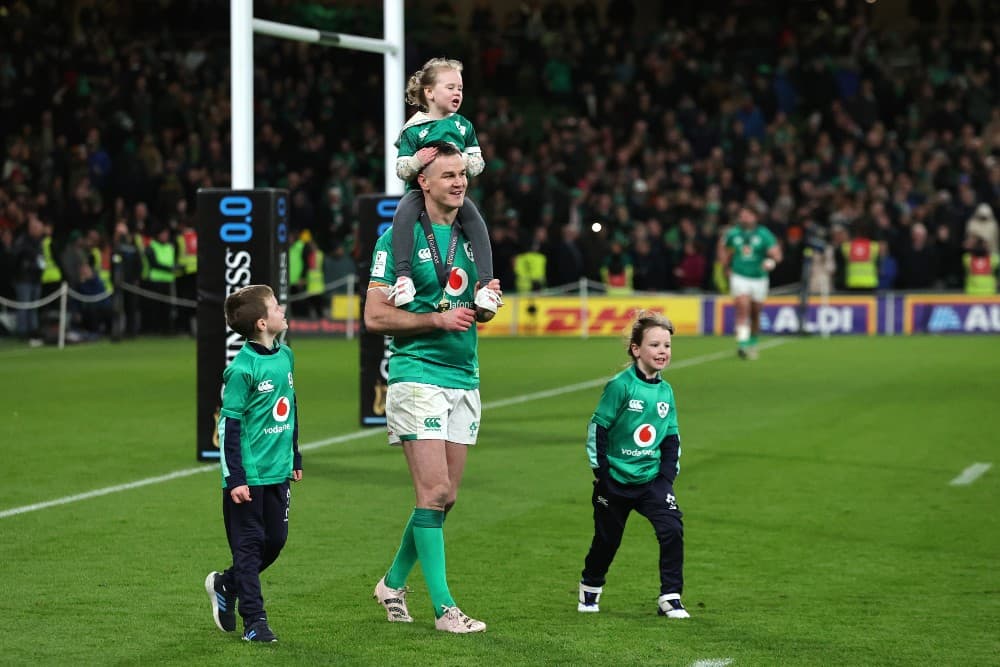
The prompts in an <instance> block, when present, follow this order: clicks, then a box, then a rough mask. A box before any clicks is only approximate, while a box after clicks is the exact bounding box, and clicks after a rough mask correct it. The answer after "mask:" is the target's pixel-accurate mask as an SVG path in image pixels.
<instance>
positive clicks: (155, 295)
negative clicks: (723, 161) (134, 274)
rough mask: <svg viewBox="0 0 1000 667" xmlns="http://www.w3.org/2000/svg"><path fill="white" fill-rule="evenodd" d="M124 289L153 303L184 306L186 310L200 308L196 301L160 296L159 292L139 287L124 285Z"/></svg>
mask: <svg viewBox="0 0 1000 667" xmlns="http://www.w3.org/2000/svg"><path fill="white" fill-rule="evenodd" d="M122 289H123V290H125V291H126V292H131V293H132V294H138V295H139V296H142V297H145V298H147V299H152V300H153V301H160V302H163V303H169V304H170V305H171V306H183V307H184V308H197V307H198V302H197V301H194V300H193V299H182V298H180V297H177V296H167V295H165V294H160V293H159V292H152V291H150V290H148V289H143V288H142V287H139V286H138V285H131V284H129V283H122Z"/></svg>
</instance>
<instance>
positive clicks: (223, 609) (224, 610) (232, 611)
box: [205, 572, 236, 632]
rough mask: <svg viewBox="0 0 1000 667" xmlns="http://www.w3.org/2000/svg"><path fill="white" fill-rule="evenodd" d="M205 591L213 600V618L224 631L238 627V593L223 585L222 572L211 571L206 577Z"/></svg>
mask: <svg viewBox="0 0 1000 667" xmlns="http://www.w3.org/2000/svg"><path fill="white" fill-rule="evenodd" d="M205 592H206V593H208V599H209V600H211V601H212V618H214V619H215V624H216V625H217V626H218V627H219V629H220V630H222V631H223V632H232V631H233V630H235V629H236V593H233V592H232V591H229V590H226V587H225V586H223V585H222V573H221V572H209V573H208V576H207V577H205Z"/></svg>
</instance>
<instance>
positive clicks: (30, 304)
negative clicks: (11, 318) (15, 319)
mask: <svg viewBox="0 0 1000 667" xmlns="http://www.w3.org/2000/svg"><path fill="white" fill-rule="evenodd" d="M63 289H66V283H63V284H62V285H61V286H60V287H59V289H57V290H56V291H55V292H53V293H52V294H49V295H48V296H45V297H42V298H41V299H38V300H36V301H11V300H10V299H5V298H3V297H2V296H0V306H6V307H7V308H14V309H15V310H31V309H32V308H41V307H42V306H47V305H49V304H50V303H52V302H53V301H55V300H56V299H58V298H59V297H60V296H62V292H63Z"/></svg>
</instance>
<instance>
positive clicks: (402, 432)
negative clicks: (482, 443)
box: [385, 382, 483, 445]
mask: <svg viewBox="0 0 1000 667" xmlns="http://www.w3.org/2000/svg"><path fill="white" fill-rule="evenodd" d="M482 412H483V406H482V403H481V402H480V400H479V390H478V389H450V388H448V387H438V386H436V385H432V384H423V383H421V382H396V383H394V384H390V385H389V390H388V392H387V393H386V397H385V415H386V428H387V430H388V433H389V444H390V445H399V444H401V443H402V442H404V441H408V440H446V441H448V442H454V443H457V444H460V445H474V444H476V439H477V437H478V436H479V419H480V415H482Z"/></svg>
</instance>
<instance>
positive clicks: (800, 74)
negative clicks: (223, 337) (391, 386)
mask: <svg viewBox="0 0 1000 667" xmlns="http://www.w3.org/2000/svg"><path fill="white" fill-rule="evenodd" d="M339 4H340V3H337V5H338V6H339ZM411 4H412V5H415V6H413V7H411ZM639 4H640V3H636V2H634V1H633V0H609V1H608V2H601V3H595V2H593V1H592V0H544V1H543V0H533V1H529V2H525V3H520V4H512V5H511V7H513V9H511V10H510V11H507V10H506V9H501V8H502V7H503V6H504V5H503V4H502V3H501V4H499V5H497V4H495V3H491V2H489V0H478V1H477V2H476V3H475V7H474V8H473V9H472V10H471V12H470V13H469V14H468V22H467V25H460V24H459V23H458V20H457V18H456V16H457V15H456V13H455V9H454V7H453V6H451V5H450V4H448V3H447V2H440V3H437V4H430V3H407V35H408V37H407V40H408V41H407V53H406V66H407V70H408V71H413V70H415V69H417V68H419V66H420V64H421V63H423V62H424V60H426V59H427V58H428V57H431V56H437V55H447V56H448V57H452V58H458V59H461V60H462V61H464V63H465V72H464V75H465V76H464V78H465V86H466V101H465V104H464V106H463V108H462V113H463V115H465V116H467V117H469V118H470V119H471V120H472V121H473V122H474V124H475V126H476V130H477V133H478V135H479V140H480V143H481V144H482V146H483V151H484V157H485V159H486V170H485V171H484V173H483V174H482V175H481V176H480V177H478V178H477V179H475V180H474V181H473V183H471V185H470V194H471V196H472V197H473V199H474V200H475V201H476V202H477V203H478V204H479V206H480V208H481V210H482V211H483V213H484V215H485V217H486V220H487V222H488V224H489V226H490V229H491V235H492V240H493V246H494V265H495V267H496V273H497V276H498V277H499V278H500V279H501V283H502V284H503V285H504V286H505V288H506V289H508V290H512V289H517V290H529V289H532V288H538V287H541V286H550V287H551V286H559V285H565V284H569V283H573V282H575V281H578V280H579V279H580V278H581V277H587V278H590V279H592V280H595V281H601V282H603V283H605V284H606V285H608V287H609V288H610V289H612V290H619V291H629V290H657V291H663V290H717V289H718V288H719V284H720V281H722V280H724V276H723V275H722V272H721V271H720V270H719V267H718V266H717V264H716V256H715V245H716V241H717V239H718V237H719V234H720V231H721V230H723V229H724V228H725V227H726V226H727V225H728V224H730V223H731V221H732V220H733V219H734V215H735V211H736V209H737V207H738V206H740V205H741V204H744V203H746V204H749V205H750V206H752V207H753V208H755V209H756V210H757V211H758V212H759V214H760V217H761V220H762V223H763V224H765V225H766V226H767V227H768V228H770V229H771V230H772V232H774V234H775V235H776V236H777V237H778V239H779V241H780V243H781V244H782V246H783V250H784V256H785V258H786V259H785V261H784V262H783V263H782V264H780V265H779V266H778V268H777V269H776V270H775V272H774V273H773V274H772V284H777V285H781V284H790V283H794V282H796V281H799V280H801V279H802V263H803V257H804V256H806V255H807V254H808V249H813V250H814V251H816V252H823V250H822V249H824V248H825V249H827V250H826V251H825V252H826V255H825V256H827V257H828V259H829V260H830V262H829V269H830V270H831V271H833V272H834V274H835V278H834V280H835V286H836V287H837V288H840V289H851V288H860V289H870V288H872V287H873V286H872V285H850V284H846V283H845V271H844V266H845V264H846V263H847V262H848V261H850V257H848V256H847V254H846V252H845V249H846V248H848V247H850V244H849V243H848V242H849V241H850V240H852V239H854V240H857V239H862V240H864V239H868V240H871V241H872V242H873V243H874V246H873V247H876V248H877V251H876V252H875V253H874V256H873V257H872V258H871V261H873V262H877V264H876V268H877V275H878V280H877V287H878V288H880V289H963V288H964V287H965V286H966V261H964V260H966V259H967V258H965V257H964V256H965V255H966V254H969V255H970V256H976V257H987V258H989V259H990V262H992V263H991V264H990V267H991V271H992V272H993V274H994V275H995V271H996V260H995V259H994V258H995V257H996V253H997V251H998V236H1000V234H998V225H997V219H996V213H995V212H996V211H997V210H998V206H1000V100H998V96H1000V50H998V48H997V47H998V37H1000V16H998V13H1000V10H998V9H997V6H996V4H995V3H991V2H988V1H987V2H973V1H971V0H954V1H953V2H950V3H946V9H947V13H946V14H943V15H941V14H939V13H938V12H939V11H940V10H939V8H938V3H937V2H933V1H921V0H911V1H910V2H909V5H908V6H909V15H908V16H906V17H905V19H906V20H905V21H896V22H893V23H891V24H890V25H888V26H881V27H876V25H875V23H874V22H873V20H872V19H873V15H872V11H873V10H872V7H871V5H870V4H868V3H864V2H856V1H854V0H824V1H817V2H804V3H794V2H778V3H773V2H771V3H766V2H756V1H754V0H745V1H743V2H732V3H725V2H721V1H717V0H703V1H701V2H694V1H690V0H678V1H677V2H663V3H659V9H658V10H656V13H657V16H656V17H655V20H640V17H639V15H638V14H639V12H638V10H637V6H638V5H639ZM72 6H73V11H64V9H63V7H62V5H61V4H60V3H59V2H57V0H39V1H38V2H33V3H26V2H23V1H21V0H16V1H14V2H10V3H5V4H4V6H3V10H4V11H3V12H2V14H0V22H2V24H3V33H4V34H5V35H7V36H9V38H5V39H4V40H2V41H0V137H2V150H3V154H2V171H0V251H2V252H0V296H3V297H6V298H9V299H12V298H16V299H18V300H22V301H24V300H31V299H33V298H38V296H39V295H42V294H44V293H46V292H47V291H51V290H52V289H54V288H55V286H56V285H58V284H59V282H61V281H62V280H66V281H67V282H68V283H69V284H70V286H71V287H74V289H77V290H79V291H83V292H89V293H100V292H101V290H100V289H99V287H100V284H101V283H103V284H105V285H107V283H108V282H109V281H110V268H111V267H110V261H111V260H110V258H111V257H112V256H114V255H115V254H117V255H119V256H121V257H123V258H124V259H123V267H124V269H123V275H122V279H123V280H124V281H126V282H129V283H134V284H136V285H139V284H143V285H144V286H145V287H146V288H147V289H150V290H152V291H156V292H160V293H161V294H165V295H166V294H175V295H180V296H183V295H185V294H186V295H188V296H193V274H194V273H195V272H196V270H197V267H196V264H195V263H194V261H193V260H192V255H191V250H192V248H194V247H196V245H191V244H192V242H195V236H196V231H195V224H194V219H193V212H194V207H195V195H196V192H197V190H198V188H202V187H228V186H229V183H230V172H229V159H230V150H229V145H228V137H229V129H228V122H229V115H230V114H229V106H230V99H229V78H230V77H229V70H228V62H229V52H228V45H229V34H228V11H227V9H228V2H223V1H222V0H184V1H181V0H178V1H176V2H170V3H151V2H150V3H115V2H109V1H101V0H92V1H89V2H77V3H74V4H73V5H72ZM366 7H367V6H366ZM644 9H645V10H646V11H650V10H649V8H644ZM255 14H256V16H258V17H261V18H268V19H272V20H277V21H282V22H288V23H296V24H299V25H309V26H314V27H317V28H321V29H326V30H335V31H341V32H347V33H353V34H366V35H379V34H380V31H381V7H380V4H379V3H374V4H373V6H372V8H370V9H369V8H359V7H358V6H357V5H351V6H348V7H346V8H339V7H337V6H326V5H325V4H323V3H314V4H308V3H294V2H287V1H278V0H274V1H271V2H266V1H263V0H258V2H257V3H255ZM192 15H197V16H198V17H199V20H198V21H197V22H196V23H192V22H191V20H190V19H189V17H190V16H192ZM646 18H647V19H648V17H646ZM255 48H256V53H255V76H254V91H255V105H254V106H255V108H254V119H255V136H256V146H255V152H254V155H255V163H254V172H255V184H256V186H257V187H282V188H287V189H288V190H289V191H290V195H291V202H292V210H291V220H292V224H293V225H294V226H295V228H296V229H297V230H300V231H306V230H307V233H305V234H304V235H303V236H302V238H300V243H299V244H298V245H296V246H295V248H296V251H297V252H303V250H302V249H303V248H304V249H305V250H304V253H305V256H304V258H303V261H302V262H301V264H299V269H298V275H296V276H293V281H294V282H295V283H296V285H297V286H298V289H300V290H302V291H307V290H311V289H314V288H318V289H319V290H320V291H322V289H323V287H322V286H323V283H324V282H329V281H330V279H331V278H335V277H338V276H340V275H343V274H344V273H345V272H349V271H351V270H352V263H351V257H352V256H353V257H355V258H356V257H357V251H358V249H357V248H356V247H355V244H354V239H355V237H356V228H357V220H356V215H355V202H356V200H357V197H358V196H359V195H362V194H366V193H374V192H380V191H382V190H383V188H384V183H383V182H382V178H383V155H382V146H383V141H382V134H381V132H382V108H381V105H382V102H381V99H382V92H381V89H382V81H381V75H382V65H381V58H380V57H378V56H374V55H365V56H359V55H358V54H357V53H356V52H351V51H346V50H339V49H324V48H321V47H317V46H310V45H305V44H300V43H293V42H288V41H281V40H272V39H269V38H257V39H256V40H255ZM195 244H196V242H195ZM186 254H187V257H186V258H185V255H186ZM814 264H815V266H816V267H819V268H818V269H817V270H821V269H823V268H824V267H827V263H824V262H816V263H814ZM320 267H325V268H326V272H325V275H324V274H322V273H321V277H320V279H318V280H313V281H310V275H315V274H316V272H318V271H321V269H320ZM178 282H179V284H178ZM994 289H995V288H994ZM134 301H135V300H134V299H132V302H133V303H132V304H131V306H130V309H129V313H131V314H130V327H131V331H132V332H133V333H135V332H137V331H138V330H139V329H138V327H139V322H140V321H141V322H143V325H142V329H143V330H155V331H171V330H173V329H174V328H175V327H176V326H177V325H176V323H175V322H171V321H169V316H168V314H167V313H166V311H165V310H164V309H163V308H160V307H159V306H157V305H153V306H149V307H147V311H148V312H146V313H144V314H143V315H144V316H143V317H141V318H140V317H138V316H135V312H136V310H137V309H138V306H137V305H136V303H134ZM152 303H153V304H156V303H158V302H152ZM77 317H79V318H81V319H83V318H86V317H87V314H86V313H85V312H79V313H77ZM33 325H34V326H35V327H37V323H32V322H28V321H24V322H20V323H19V326H23V327H27V328H29V329H30V328H32V326H33ZM85 325H86V326H87V327H90V328H92V329H94V330H97V331H100V330H103V329H104V328H105V327H106V318H105V317H104V315H103V314H100V313H99V314H98V315H97V316H93V315H92V316H91V317H90V321H88V322H86V323H85ZM21 333H27V331H22V332H21Z"/></svg>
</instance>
